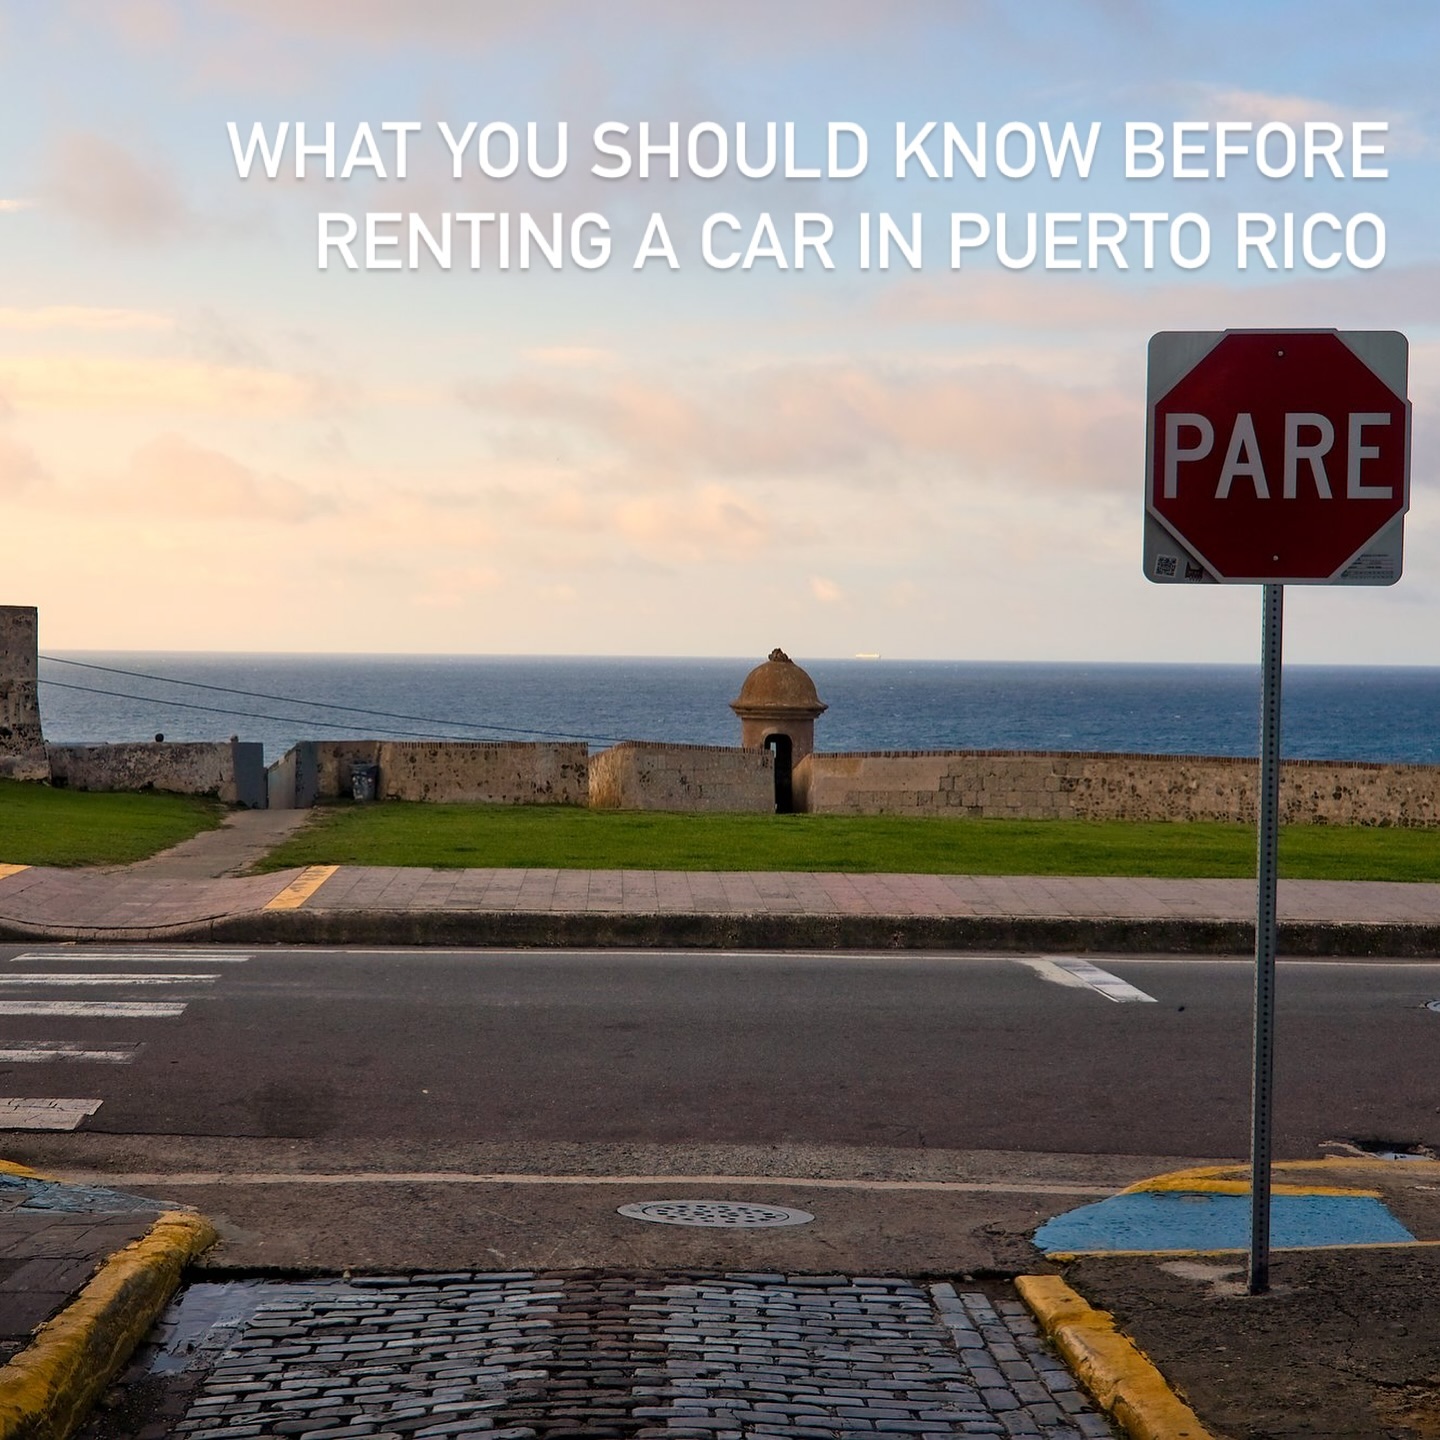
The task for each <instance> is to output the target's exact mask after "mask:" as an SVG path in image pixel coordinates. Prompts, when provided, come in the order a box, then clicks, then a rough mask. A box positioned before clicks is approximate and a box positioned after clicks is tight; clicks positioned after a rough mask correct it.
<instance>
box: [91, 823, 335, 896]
mask: <svg viewBox="0 0 1440 1440" xmlns="http://www.w3.org/2000/svg"><path fill="white" fill-rule="evenodd" d="M314 818H315V812H314V811H313V810H231V811H230V812H229V813H228V814H227V815H226V816H225V822H224V824H222V825H220V826H218V827H217V828H216V829H214V830H202V831H200V833H199V834H198V835H192V836H191V837H190V838H189V839H188V840H182V841H181V842H180V843H179V844H178V845H174V846H172V847H171V848H170V849H169V850H162V851H161V852H160V853H159V854H158V855H152V856H151V857H150V858H149V859H148V860H139V861H136V862H135V863H134V864H133V865H124V866H115V867H114V873H117V874H127V875H141V876H144V877H145V878H146V879H153V878H164V879H167V880H172V879H183V880H212V879H218V878H219V877H221V876H226V875H243V874H244V873H245V872H246V871H247V870H248V869H249V868H250V867H251V866H252V865H253V864H255V862H256V861H257V860H260V859H262V858H263V857H264V856H266V855H268V854H269V853H270V852H271V851H272V850H273V849H274V848H275V847H276V846H277V845H278V844H280V842H281V841H282V840H288V839H289V838H290V836H291V835H293V834H294V833H295V832H296V831H297V830H299V829H302V828H303V827H304V826H306V825H308V824H309V823H310V822H311V820H313V819H314Z"/></svg>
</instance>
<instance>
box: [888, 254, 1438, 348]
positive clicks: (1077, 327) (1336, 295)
mask: <svg viewBox="0 0 1440 1440" xmlns="http://www.w3.org/2000/svg"><path fill="white" fill-rule="evenodd" d="M1139 280H1140V277H1138V276H1135V275H1133V274H1130V275H1124V276H1117V277H1105V276H1090V275H1043V274H1033V275H1032V274H1026V275H1017V274H1002V275H996V274H987V273H973V274H965V273H964V272H961V273H959V274H955V273H944V274H942V273H935V274H930V275H923V276H918V277H916V278H914V279H907V280H904V281H901V282H899V283H897V284H896V285H894V286H893V287H892V288H891V289H890V290H889V291H888V292H886V294H885V295H883V296H882V297H878V298H877V299H876V300H875V301H874V302H873V304H872V306H871V310H870V319H871V320H872V321H873V322H874V323H876V324H882V325H902V326H911V325H923V326H953V325H963V326H965V327H966V328H967V329H978V328H983V327H987V326H995V327H1006V328H1010V329H1018V330H1026V331H1037V330H1040V331H1046V332H1050V333H1056V332H1066V331H1069V332H1075V333H1089V332H1094V331H1097V330H1101V331H1111V332H1120V331H1129V332H1136V331H1139V332H1141V333H1142V334H1144V335H1149V334H1150V333H1151V332H1153V331H1155V330H1205V329H1212V330H1224V329H1227V328H1232V327H1239V326H1248V327H1257V326H1287V325H1293V326H1313V325H1315V324H1316V323H1317V317H1323V323H1325V324H1327V325H1334V326H1336V327H1338V328H1342V329H1389V328H1394V327H1395V326H1396V325H1397V323H1399V322H1401V321H1403V322H1404V324H1405V325H1419V324H1436V323H1440V265H1436V264H1433V263H1426V264H1416V265H1394V266H1385V267H1383V268H1381V269H1379V270H1373V271H1368V272H1366V273H1363V274H1352V275H1332V274H1325V275H1299V276H1295V277H1294V278H1281V279H1278V280H1277V282H1276V283H1274V284H1269V285H1264V286H1256V285H1250V284H1245V283H1242V282H1241V281H1240V280H1239V279H1236V280H1234V281H1224V280H1204V279H1199V278H1197V279H1196V280H1193V281H1188V282H1184V283H1180V284H1159V285H1157V284H1145V283H1143V282H1141V283H1137V281H1139Z"/></svg>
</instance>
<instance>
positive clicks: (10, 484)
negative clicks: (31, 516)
mask: <svg viewBox="0 0 1440 1440" xmlns="http://www.w3.org/2000/svg"><path fill="white" fill-rule="evenodd" d="M49 478H50V475H49V472H48V471H47V470H46V469H45V467H44V466H43V465H42V464H41V463H40V461H39V459H38V458H37V457H36V455H35V453H34V451H32V450H30V449H28V448H27V447H26V446H24V445H21V444H19V443H18V442H17V441H14V440H10V439H8V438H7V437H6V436H4V435H0V495H18V494H20V493H21V492H22V491H25V490H29V489H31V488H32V487H34V486H36V485H39V484H43V483H44V482H46V481H48V480H49Z"/></svg>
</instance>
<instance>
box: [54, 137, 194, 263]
mask: <svg viewBox="0 0 1440 1440" xmlns="http://www.w3.org/2000/svg"><path fill="white" fill-rule="evenodd" d="M40 189H41V192H42V194H43V195H44V197H45V199H46V201H47V203H48V204H49V205H50V206H51V207H53V208H54V209H56V210H58V211H60V212H61V213H62V214H65V215H67V216H69V217H70V218H71V219H73V220H75V221H77V222H79V223H80V224H82V225H87V226H90V227H92V228H94V229H97V230H99V231H100V232H101V233H102V234H104V235H106V236H107V237H109V238H111V239H114V240H124V241H130V242H152V241H156V240H162V239H168V238H170V237H171V236H174V235H176V234H179V233H181V232H182V231H184V230H186V229H188V228H189V227H190V225H191V224H192V223H193V222H192V217H191V215H190V213H189V211H188V208H187V206H186V204H185V201H184V198H183V196H182V195H181V193H180V190H179V188H178V186H177V185H176V183H175V181H174V180H173V179H172V178H171V176H170V175H169V174H168V172H167V171H166V170H165V168H164V167H163V166H162V165H160V164H159V163H158V162H157V161H155V160H154V159H152V158H141V157H137V156H136V155H134V154H132V153H131V152H130V151H129V150H127V149H125V148H124V147H123V146H120V145H117V144H116V143H115V142H114V141H113V140H110V139H108V138H107V137H105V136H103V135H97V134H95V133H94V132H93V131H89V130H71V131H69V132H67V133H65V134H62V135H59V136H57V137H56V138H55V140H54V141H53V142H52V144H51V146H50V150H49V153H48V155H47V157H46V174H45V177H44V180H43V183H42V185H41V187H40Z"/></svg>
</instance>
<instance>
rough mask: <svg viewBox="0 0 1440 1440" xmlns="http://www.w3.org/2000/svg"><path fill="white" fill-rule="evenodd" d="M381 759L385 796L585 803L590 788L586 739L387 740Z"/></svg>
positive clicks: (511, 802)
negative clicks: (559, 741)
mask: <svg viewBox="0 0 1440 1440" xmlns="http://www.w3.org/2000/svg"><path fill="white" fill-rule="evenodd" d="M378 760H379V765H380V790H379V798H380V799H382V800H430V801H449V802H459V801H483V802H487V803H490V804H494V805H584V804H585V803H586V798H587V794H588V790H589V750H588V748H587V747H586V746H585V745H583V744H552V743H549V742H541V743H531V742H528V741H502V742H498V743H493V744H489V743H478V744H467V743H464V742H461V741H456V740H447V741H443V742H441V741H436V742H434V743H428V742H426V741H400V740H384V741H381V742H380V747H379V756H378Z"/></svg>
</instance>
